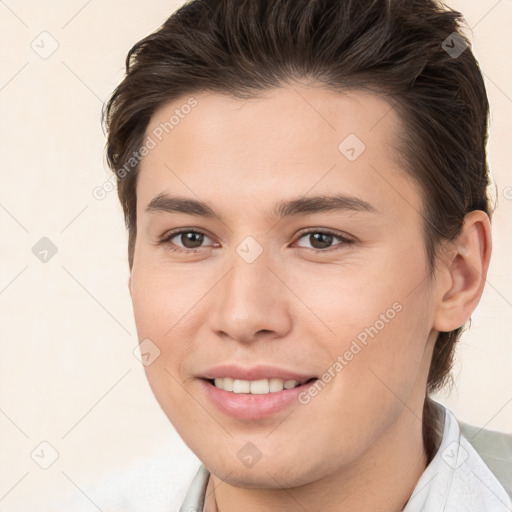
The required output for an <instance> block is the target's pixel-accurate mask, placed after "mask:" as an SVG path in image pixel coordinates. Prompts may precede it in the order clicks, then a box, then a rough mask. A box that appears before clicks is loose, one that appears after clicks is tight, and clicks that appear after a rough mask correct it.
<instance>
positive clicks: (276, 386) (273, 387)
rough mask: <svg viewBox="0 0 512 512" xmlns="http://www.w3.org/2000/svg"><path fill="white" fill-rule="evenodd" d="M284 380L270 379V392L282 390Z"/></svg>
mask: <svg viewBox="0 0 512 512" xmlns="http://www.w3.org/2000/svg"><path fill="white" fill-rule="evenodd" d="M283 384H284V381H283V380H282V379H270V382H269V390H270V392H271V393H275V392H276V391H282V390H283Z"/></svg>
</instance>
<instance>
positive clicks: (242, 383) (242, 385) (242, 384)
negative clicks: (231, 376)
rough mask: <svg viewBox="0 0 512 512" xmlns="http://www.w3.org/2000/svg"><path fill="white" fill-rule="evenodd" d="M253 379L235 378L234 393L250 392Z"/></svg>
mask: <svg viewBox="0 0 512 512" xmlns="http://www.w3.org/2000/svg"><path fill="white" fill-rule="evenodd" d="M250 390H251V381H249V380H239V379H235V380H234V381H233V393H250Z"/></svg>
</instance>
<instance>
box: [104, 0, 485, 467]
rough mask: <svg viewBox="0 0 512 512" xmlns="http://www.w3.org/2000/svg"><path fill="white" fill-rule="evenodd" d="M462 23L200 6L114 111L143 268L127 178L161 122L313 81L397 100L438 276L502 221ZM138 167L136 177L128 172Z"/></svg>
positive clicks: (438, 361) (371, 12)
mask: <svg viewBox="0 0 512 512" xmlns="http://www.w3.org/2000/svg"><path fill="white" fill-rule="evenodd" d="M463 19H464V18H463V17H462V14H461V13H459V12H457V11H453V10H449V9H447V8H446V7H445V6H443V5H442V4H439V3H437V2H436V1H435V0H358V1H351V0H272V1H268V0H192V1H189V2H186V3H185V4H184V5H183V6H182V7H181V8H180V9H178V10H177V11H176V12H175V13H174V14H173V15H172V16H170V17H169V18H168V19H167V21H166V22H165V23H164V24H163V25H162V26H161V27H160V28H159V29H158V30H157V31H155V32H154V33H152V34H150V35H148V36H147V37H145V38H144V39H142V40H141V41H139V42H138V43H136V44H135V45H134V46H133V47H132V48H131V50H130V51H129V53H128V56H127V58H126V77H125V78H124V79H123V81H122V82H121V83H120V84H119V86H118V87H117V88H116V89H115V91H114V93H113V94H112V96H111V98H110V99H109V101H108V103H107V104H106V106H105V108H104V111H103V123H104V126H105V128H106V131H107V132H108V139H107V146H106V154H107V160H108V164H109V166H110V168H111V169H112V170H113V171H114V172H116V176H117V182H118V195H119V199H120V201H121V204H122V206H123V210H124V215H125V223H126V227H127V228H128V230H129V235H128V236H129V240H128V259H129V266H130V269H131V268H132V265H133V255H134V247H135V239H136V234H137V229H136V183H137V175H138V165H135V166H133V169H132V170H131V171H130V172H124V173H123V175H122V176H121V175H119V174H118V170H119V169H120V168H122V167H123V166H126V163H127V161H128V160H129V159H130V157H131V155H132V154H133V153H134V152H135V151H137V150H138V148H140V147H141V145H142V144H143V138H144V135H145V131H146V128H147V126H148V123H149V121H150V118H151V116H152V115H153V114H154V113H155V111H156V110H157V109H158V108H159V107H160V106H162V105H163V104H164V103H166V102H169V101H170V100H173V99H177V98H178V97H180V96H182V95H185V94H193V93H199V92H202V91H212V92H218V93H222V94H227V95H230V96H233V97H236V98H251V97H256V96H257V95H258V93H259V92H263V91H265V90H268V89H271V88H275V87H279V86H281V85H283V84H285V83H286V82H288V81H292V80H299V79H313V80H315V81H316V82H319V83H320V84H321V85H322V86H324V87H325V88H329V89H332V90H335V91H343V90H347V89H352V90H354V89H355V90H357V89H359V90H366V91H370V92H375V93H378V94H381V95H383V96H385V97H386V99H387V100H388V101H390V102H391V103H392V105H393V106H394V107H395V109H396V111H397V113H398V114H399V116H400V119H401V122H402V127H403V130H402V133H401V134H400V146H399V152H400V153H401V154H402V156H403V157H404V164H403V166H404V168H405V171H406V172H408V173H409V174H410V175H411V176H413V177H414V178H415V179H416V180H417V182H418V183H419V185H420V190H421V191H422V199H423V205H424V212H423V218H424V239H425V250H426V254H427V259H428V262H429V267H430V271H431V275H432V274H433V271H434V269H435V266H436V257H437V255H438V251H437V249H438V247H439V246H440V242H441V241H450V240H454V239H455V238H456V237H457V235H458V234H459V233H460V231H461V228H462V225H463V221H464V218H465V216H466V214H467V213H469V212H470V211H472V210H477V209H478V210H483V211H484V212H486V213H487V215H488V216H489V218H490V217H491V215H492V211H491V208H490V205H489V199H488V195H487V186H488V184H489V177H488V175H489V172H488V166H487V160H486V158H487V157H486V143H487V126H488V114H489V105H488V100H487V95H486V91H485V86H484V82H483V79H482V74H481V72H480V69H479V66H478V63H477V61H476V59H475V57H474V55H473V53H472V51H471V48H470V42H469V41H468V40H467V39H466V38H465V36H464V35H463V33H462V31H461V25H462V21H463ZM124 168H125V169H126V167H124ZM462 329H463V326H462V327H459V328H458V329H456V330H454V331H451V332H441V333H439V335H438V338H437V341H436V344H435V347H434V352H433V356H432V362H431V366H430V371H429V375H428V384H427V390H426V391H427V398H426V400H425V406H424V416H425V420H424V428H423V432H424V442H425V446H426V450H427V453H428V454H429V457H431V456H433V451H434V438H433V437H432V432H431V431H432V429H433V428H434V427H435V423H434V410H433V408H432V404H431V403H430V401H429V399H428V394H429V393H432V392H434V391H437V390H439V389H441V388H442V387H444V386H445V385H446V384H447V382H448V381H449V380H450V378H451V376H450V370H451V368H452V365H453V354H454V347H455V343H456V342H457V341H458V339H459V337H460V334H461V332H462Z"/></svg>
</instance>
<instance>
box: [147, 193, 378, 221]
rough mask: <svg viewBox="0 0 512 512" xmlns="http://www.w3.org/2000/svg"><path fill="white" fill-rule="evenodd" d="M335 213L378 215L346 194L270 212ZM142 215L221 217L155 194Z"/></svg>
mask: <svg viewBox="0 0 512 512" xmlns="http://www.w3.org/2000/svg"><path fill="white" fill-rule="evenodd" d="M335 211H352V212H354V211H357V212H369V213H378V211H377V209H376V208H375V207H374V206H372V205H371V204H370V203H368V202H366V201H364V200H362V199H359V198H357V197H355V196H350V195H343V194H337V195H332V196H328V195H319V196H312V197H300V198H297V199H291V200H288V201H281V202H279V203H278V204H277V205H276V206H275V208H274V210H273V218H279V219H281V218H283V217H291V216H298V215H310V214H313V213H321V212H335ZM146 212H148V213H157V212H167V213H184V214H187V215H196V216H199V217H207V218H217V219H219V220H222V219H221V217H220V216H219V215H218V214H216V213H215V212H214V210H213V209H212V208H211V207H210V206H209V205H208V204H206V203H205V202H203V201H199V200H197V199H192V198H187V197H180V196H170V195H168V194H164V193H162V194H159V195H157V196H156V197H154V198H153V199H152V200H151V201H150V202H149V204H148V205H147V206H146Z"/></svg>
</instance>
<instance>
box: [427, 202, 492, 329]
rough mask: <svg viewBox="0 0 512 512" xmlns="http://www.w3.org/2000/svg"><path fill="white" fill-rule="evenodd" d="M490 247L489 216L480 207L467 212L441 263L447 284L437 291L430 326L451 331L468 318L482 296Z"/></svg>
mask: <svg viewBox="0 0 512 512" xmlns="http://www.w3.org/2000/svg"><path fill="white" fill-rule="evenodd" d="M491 250H492V241H491V224H490V220H489V217H488V216H487V214H486V213H485V212H483V211H481V210H475V211H472V212H470V213H469V214H468V215H466V218H465V220H464V226H463V228H462V231H461V233H460V235H459V236H458V237H457V239H456V240H454V241H453V242H452V243H451V245H450V249H449V251H447V255H448V256H447V258H446V259H445V260H444V263H443V266H444V268H443V272H444V273H447V274H448V275H449V279H447V280H446V283H449V284H448V285H446V284H444V285H441V286H440V288H439V290H438V296H439V300H438V307H437V309H436V314H435V322H434V326H433V327H434V329H436V330H437V331H440V332H447V331H452V330H454V329H457V328H458V327H461V326H462V325H464V323H465V322H466V321H467V320H468V319H469V318H470V317H471V314H472V313H473V311H474V310H475V308H476V306H477V305H478V303H479V301H480V298H481V296H482V292H483V289H484V285H485V278H486V276H487V270H488V268H489V262H490V258H491Z"/></svg>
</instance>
